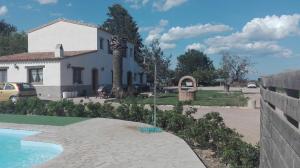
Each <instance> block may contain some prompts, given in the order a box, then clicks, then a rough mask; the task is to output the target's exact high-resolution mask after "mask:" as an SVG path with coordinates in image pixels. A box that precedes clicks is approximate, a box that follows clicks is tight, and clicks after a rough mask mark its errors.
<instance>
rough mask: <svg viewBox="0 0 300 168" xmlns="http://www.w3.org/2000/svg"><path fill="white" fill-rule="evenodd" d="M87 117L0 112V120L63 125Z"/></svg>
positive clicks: (17, 122)
mask: <svg viewBox="0 0 300 168" xmlns="http://www.w3.org/2000/svg"><path fill="white" fill-rule="evenodd" d="M87 119H88V118H80V117H56V116H29V115H14V114H0V122H6V123H16V124H36V125H53V126H65V125H69V124H73V123H77V122H81V121H84V120H87Z"/></svg>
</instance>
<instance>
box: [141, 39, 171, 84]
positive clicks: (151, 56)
mask: <svg viewBox="0 0 300 168" xmlns="http://www.w3.org/2000/svg"><path fill="white" fill-rule="evenodd" d="M142 53H143V57H144V60H145V66H144V67H145V70H146V71H147V72H148V75H147V77H148V81H149V82H151V83H153V81H154V61H155V62H156V64H157V81H158V82H159V83H160V84H167V83H169V82H170V80H171V76H172V71H171V70H170V69H169V67H170V62H171V60H170V57H166V56H165V55H164V53H163V51H162V49H161V48H160V44H159V41H158V40H154V41H152V42H151V43H150V44H149V46H145V47H144V48H143V52H142Z"/></svg>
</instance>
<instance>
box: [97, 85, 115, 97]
mask: <svg viewBox="0 0 300 168" xmlns="http://www.w3.org/2000/svg"><path fill="white" fill-rule="evenodd" d="M97 92H98V95H97V97H99V98H100V99H107V98H111V97H112V86H111V85H105V86H100V87H99V88H98V90H97Z"/></svg>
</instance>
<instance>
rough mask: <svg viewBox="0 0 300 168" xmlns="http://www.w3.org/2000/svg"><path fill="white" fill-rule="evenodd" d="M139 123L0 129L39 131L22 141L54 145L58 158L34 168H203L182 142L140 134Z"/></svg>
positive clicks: (162, 135)
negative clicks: (59, 151)
mask: <svg viewBox="0 0 300 168" xmlns="http://www.w3.org/2000/svg"><path fill="white" fill-rule="evenodd" d="M140 126H144V124H141V123H135V122H128V121H121V120H111V119H102V118H96V119H90V120H87V121H83V122H80V123H76V124H72V125H69V126H65V127H55V126H40V125H23V124H7V123H0V128H12V129H23V130H34V131H41V133H40V134H38V135H35V136H31V137H27V138H26V139H25V140H31V141H41V142H48V143H56V144H60V145H62V146H63V148H64V151H63V153H62V154H61V155H59V156H58V157H56V158H55V159H53V160H50V161H48V162H46V163H44V164H42V165H38V166H37V167H38V168H50V167H51V168H53V167H55V168H56V167H64V168H96V167H97V168H183V167H184V168H205V166H204V165H203V163H202V162H201V161H200V160H199V158H198V157H197V156H196V154H195V153H194V152H193V151H192V149H191V148H190V147H189V146H188V145H187V144H186V143H185V141H183V140H182V139H180V138H178V137H176V136H174V135H172V134H170V133H167V132H162V133H156V134H144V133H140V132H139V131H138V130H137V128H138V127H140Z"/></svg>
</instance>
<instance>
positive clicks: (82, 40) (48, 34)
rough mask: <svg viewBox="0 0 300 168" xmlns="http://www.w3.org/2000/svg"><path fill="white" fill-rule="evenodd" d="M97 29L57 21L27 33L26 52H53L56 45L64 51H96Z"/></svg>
mask: <svg viewBox="0 0 300 168" xmlns="http://www.w3.org/2000/svg"><path fill="white" fill-rule="evenodd" d="M97 31H98V30H97V28H94V27H89V26H84V25H79V24H74V23H69V22H65V21H59V22H57V23H54V24H52V25H49V26H47V27H44V28H41V29H38V30H35V31H33V32H31V33H28V52H53V51H54V49H55V46H56V44H63V47H64V50H65V51H80V50H97Z"/></svg>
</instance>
